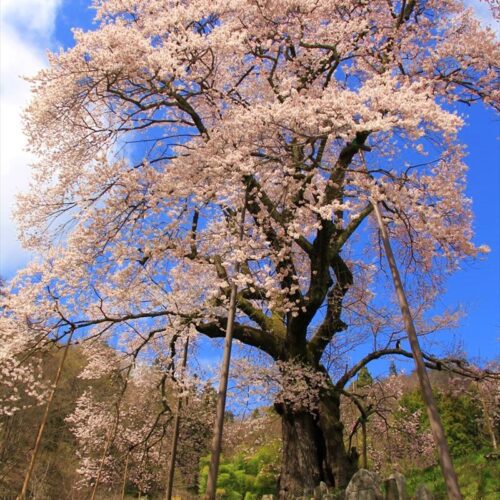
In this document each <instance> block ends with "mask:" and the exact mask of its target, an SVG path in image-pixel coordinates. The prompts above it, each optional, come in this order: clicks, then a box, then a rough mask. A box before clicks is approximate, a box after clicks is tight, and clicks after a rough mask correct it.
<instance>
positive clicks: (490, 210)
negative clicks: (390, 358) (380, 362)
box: [0, 0, 500, 359]
mask: <svg viewBox="0 0 500 500" xmlns="http://www.w3.org/2000/svg"><path fill="white" fill-rule="evenodd" d="M468 3H469V4H471V5H472V6H474V7H475V8H476V9H477V12H478V15H479V16H480V17H482V18H483V19H484V20H485V22H490V23H491V22H492V21H491V19H490V18H489V17H488V11H487V8H486V6H485V5H484V4H480V3H479V2H476V1H470V2H468ZM89 5H90V1H89V0H71V1H70V0H2V6H1V13H2V30H1V36H2V40H1V58H0V60H1V66H2V67H1V110H2V123H1V128H0V132H1V136H0V141H1V149H0V151H1V157H0V160H1V161H0V200H1V205H0V276H2V277H4V278H9V277H11V276H13V274H14V273H15V272H16V270H17V269H19V268H20V267H22V266H23V265H24V264H25V263H26V262H27V260H28V259H29V255H28V254H27V253H26V252H24V251H23V250H22V249H21V248H20V246H19V244H18V242H17V239H16V230H15V226H14V224H13V222H12V221H11V219H10V212H11V207H12V204H13V200H14V193H15V192H17V191H19V190H23V189H26V186H27V182H28V178H29V167H28V165H29V163H30V161H31V158H30V156H29V155H28V154H27V153H26V152H24V151H23V145H24V142H23V141H24V139H23V137H22V133H21V125H20V119H19V116H20V112H21V110H22V108H23V106H24V105H25V104H26V103H27V101H28V99H29V91H28V88H27V85H26V84H25V83H24V82H23V81H22V80H20V78H19V75H22V74H24V75H29V74H33V73H35V72H36V71H37V70H38V69H40V68H41V67H43V66H44V65H45V64H46V61H45V55H44V53H45V49H46V48H50V49H52V50H55V49H57V48H59V47H69V46H71V45H72V43H73V38H72V33H71V28H72V27H83V28H90V27H91V26H92V17H93V11H92V10H91V9H89ZM496 29H497V30H498V25H497V26H496ZM463 111H464V112H465V113H467V114H468V115H469V118H468V125H467V126H466V127H465V129H464V130H463V132H462V134H461V139H462V141H463V142H464V143H466V144H467V145H468V150H469V157H468V163H469V166H470V171H469V185H468V194H469V196H471V197H472V199H473V206H474V212H475V214H476V223H475V228H476V237H475V241H476V243H477V244H487V245H489V246H490V247H491V253H490V254H489V255H488V256H487V257H486V258H484V259H482V260H479V261H475V262H468V263H465V264H464V265H463V269H462V270H461V271H459V272H457V273H456V274H455V275H454V276H453V277H452V278H450V280H449V283H448V292H447V293H446V294H445V295H444V296H443V297H441V299H440V302H441V304H442V305H445V306H456V305H459V304H461V305H462V306H463V307H464V308H465V309H466V311H467V313H468V314H467V317H466V318H465V319H464V320H463V321H462V324H461V327H460V328H459V329H458V330H457V331H455V332H453V333H452V334H451V335H452V337H453V338H454V339H455V342H456V343H463V347H464V348H465V350H466V351H467V353H468V354H469V356H472V357H481V358H488V359H490V358H492V357H494V356H497V355H498V354H499V348H498V345H499V344H498V341H499V339H500V143H499V141H498V136H499V132H500V125H499V123H500V122H499V121H498V118H495V116H494V114H493V113H492V112H491V111H488V110H485V109H483V108H481V107H473V108H470V109H464V110H463Z"/></svg>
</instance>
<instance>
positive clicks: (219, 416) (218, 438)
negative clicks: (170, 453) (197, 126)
mask: <svg viewBox="0 0 500 500" xmlns="http://www.w3.org/2000/svg"><path fill="white" fill-rule="evenodd" d="M247 202H248V189H247V191H246V193H245V202H244V204H243V208H242V210H241V220H240V231H239V239H240V241H241V240H242V239H243V232H244V224H245V213H246V208H247ZM239 269H240V264H239V262H238V263H236V266H235V272H236V273H238V272H239ZM237 293H238V287H237V286H236V283H232V284H231V296H230V299H229V311H228V317H227V326H226V336H225V339H224V356H223V359H222V365H221V374H220V382H219V392H218V393H217V413H216V418H215V428H214V437H213V441H212V452H211V458H210V469H209V474H208V482H207V493H206V498H207V499H208V500H215V493H216V490H217V475H218V472H219V462H220V451H221V444H222V432H223V430H224V413H225V410H226V397H227V384H228V380H229V365H230V362H231V347H232V341H233V330H234V318H235V316H236V296H237Z"/></svg>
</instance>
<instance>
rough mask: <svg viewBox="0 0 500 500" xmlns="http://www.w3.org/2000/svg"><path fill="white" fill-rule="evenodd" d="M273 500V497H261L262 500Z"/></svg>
mask: <svg viewBox="0 0 500 500" xmlns="http://www.w3.org/2000/svg"><path fill="white" fill-rule="evenodd" d="M275 498H276V497H275V496H274V495H262V500H274V499H275Z"/></svg>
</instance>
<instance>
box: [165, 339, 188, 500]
mask: <svg viewBox="0 0 500 500" xmlns="http://www.w3.org/2000/svg"><path fill="white" fill-rule="evenodd" d="M188 349H189V337H187V338H186V342H184V352H183V355H182V368H183V370H184V369H185V368H186V366H187V357H188ZM181 410H182V398H181V397H179V396H177V408H176V413H175V420H174V435H173V437H172V450H171V452H170V462H169V464H168V477H167V488H166V494H165V498H166V499H167V500H171V498H172V491H173V488H174V472H175V458H176V455H177V443H178V441H179V429H180V422H181Z"/></svg>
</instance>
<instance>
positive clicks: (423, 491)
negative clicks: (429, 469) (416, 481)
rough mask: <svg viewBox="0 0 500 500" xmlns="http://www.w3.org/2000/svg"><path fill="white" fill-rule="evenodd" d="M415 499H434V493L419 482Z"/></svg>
mask: <svg viewBox="0 0 500 500" xmlns="http://www.w3.org/2000/svg"><path fill="white" fill-rule="evenodd" d="M415 500H434V495H433V494H432V493H431V492H430V491H429V490H428V489H427V486H425V484H421V485H420V486H419V487H418V488H417V491H416V492H415Z"/></svg>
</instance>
